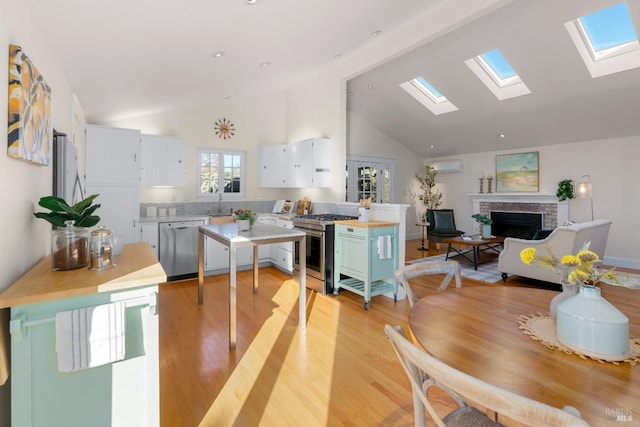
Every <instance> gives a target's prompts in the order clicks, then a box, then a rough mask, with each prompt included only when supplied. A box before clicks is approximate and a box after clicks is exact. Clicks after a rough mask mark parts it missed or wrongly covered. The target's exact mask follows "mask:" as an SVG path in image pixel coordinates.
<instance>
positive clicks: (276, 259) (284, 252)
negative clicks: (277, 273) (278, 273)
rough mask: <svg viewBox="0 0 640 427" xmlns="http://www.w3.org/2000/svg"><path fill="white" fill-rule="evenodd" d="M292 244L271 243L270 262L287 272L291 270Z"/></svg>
mask: <svg viewBox="0 0 640 427" xmlns="http://www.w3.org/2000/svg"><path fill="white" fill-rule="evenodd" d="M292 249H293V244H292V243H290V242H287V243H274V244H273V245H271V262H273V264H274V265H276V266H278V267H280V269H281V270H284V271H286V272H288V273H291V271H293V251H292Z"/></svg>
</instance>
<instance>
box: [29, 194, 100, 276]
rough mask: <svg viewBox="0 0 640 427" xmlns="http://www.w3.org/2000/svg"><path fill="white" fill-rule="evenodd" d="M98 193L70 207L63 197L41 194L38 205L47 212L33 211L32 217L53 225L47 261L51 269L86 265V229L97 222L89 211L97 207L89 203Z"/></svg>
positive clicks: (87, 242) (87, 257)
mask: <svg viewBox="0 0 640 427" xmlns="http://www.w3.org/2000/svg"><path fill="white" fill-rule="evenodd" d="M96 197H98V194H94V195H92V196H89V197H87V198H86V199H84V200H82V201H80V202H78V203H76V204H75V205H73V206H70V205H69V204H68V203H67V202H66V201H65V200H64V199H61V198H59V197H54V196H45V197H41V198H40V201H39V202H38V205H40V206H41V207H43V208H45V209H49V210H50V212H35V213H34V214H33V215H34V216H35V217H36V218H41V219H44V220H45V221H47V222H50V223H51V224H53V226H54V228H56V229H54V230H53V231H52V235H51V261H52V267H53V269H54V270H71V269H74V268H80V267H84V266H86V265H87V264H89V230H88V227H93V226H94V225H96V224H97V223H98V222H99V221H100V217H99V216H97V215H93V213H94V212H95V211H96V209H98V208H99V207H100V205H99V204H96V205H92V203H93V200H94V199H95V198H96Z"/></svg>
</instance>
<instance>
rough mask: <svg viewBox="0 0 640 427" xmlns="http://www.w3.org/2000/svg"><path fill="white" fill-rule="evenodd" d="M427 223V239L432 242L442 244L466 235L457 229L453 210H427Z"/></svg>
mask: <svg viewBox="0 0 640 427" xmlns="http://www.w3.org/2000/svg"><path fill="white" fill-rule="evenodd" d="M427 222H428V223H429V226H428V227H427V238H428V239H429V241H430V242H436V243H440V242H442V241H444V239H450V238H452V237H458V236H462V235H463V234H464V231H460V230H457V229H456V220H455V218H454V216H453V209H427Z"/></svg>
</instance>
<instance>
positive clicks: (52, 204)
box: [38, 196, 69, 211]
mask: <svg viewBox="0 0 640 427" xmlns="http://www.w3.org/2000/svg"><path fill="white" fill-rule="evenodd" d="M38 205H40V206H42V207H43V208H45V209H49V210H50V211H60V210H63V209H64V207H65V206H66V207H68V206H69V205H68V204H67V202H65V201H64V199H61V198H59V197H54V196H45V197H41V198H40V201H39V202H38Z"/></svg>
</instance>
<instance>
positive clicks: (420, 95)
mask: <svg viewBox="0 0 640 427" xmlns="http://www.w3.org/2000/svg"><path fill="white" fill-rule="evenodd" d="M400 87H401V88H402V89H404V90H405V91H406V92H407V93H408V94H409V95H411V96H413V97H414V98H415V99H416V100H417V101H418V102H419V103H421V104H422V105H424V106H425V107H427V108H428V109H429V111H431V112H432V113H433V114H435V115H436V116H437V115H440V114H444V113H449V112H451V111H456V110H457V109H458V108H457V107H456V106H455V105H453V104H452V103H451V102H450V101H449V100H448V99H447V98H445V96H444V95H442V93H440V91H439V90H438V89H436V88H435V87H434V86H433V85H432V84H431V83H429V82H428V81H427V80H426V79H425V78H424V77H422V76H419V77H416V78H415V79H411V80H409V81H406V82H404V83H400Z"/></svg>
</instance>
